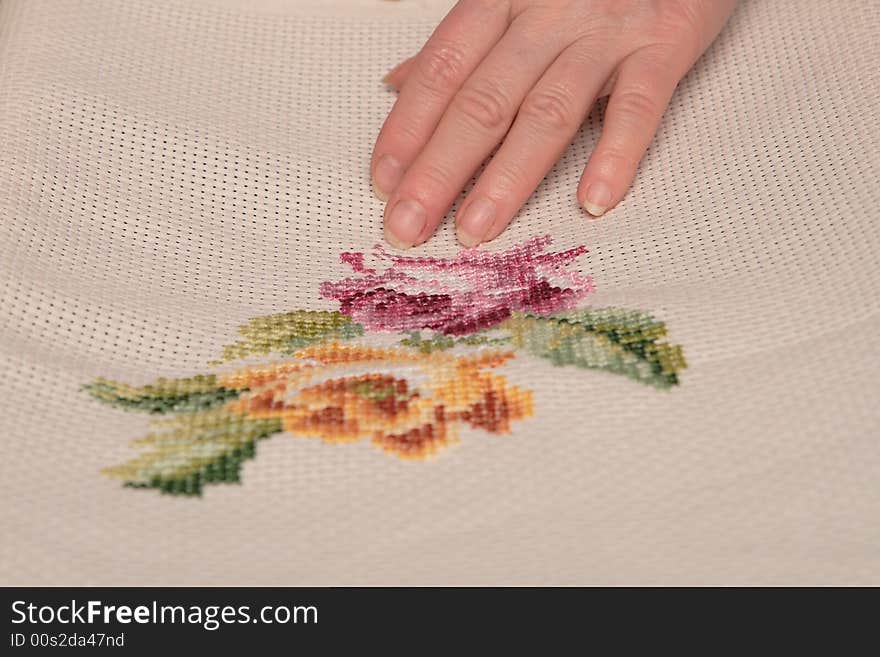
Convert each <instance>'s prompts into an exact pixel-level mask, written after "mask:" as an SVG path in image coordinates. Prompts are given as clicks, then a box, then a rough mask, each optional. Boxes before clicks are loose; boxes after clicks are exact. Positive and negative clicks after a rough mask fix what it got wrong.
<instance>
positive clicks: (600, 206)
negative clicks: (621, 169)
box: [584, 180, 611, 217]
mask: <svg viewBox="0 0 880 657" xmlns="http://www.w3.org/2000/svg"><path fill="white" fill-rule="evenodd" d="M610 206H611V188H610V187H609V186H608V185H606V184H605V183H603V182H602V181H601V180H599V181H597V182H594V183H591V184H590V186H589V187H587V198H586V200H584V209H585V210H586V211H587V212H589V213H590V214H591V215H593V216H594V217H601V216H602V215H603V214H605V212H607V211H608V208H609V207H610Z"/></svg>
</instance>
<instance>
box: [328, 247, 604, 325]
mask: <svg viewBox="0 0 880 657" xmlns="http://www.w3.org/2000/svg"><path fill="white" fill-rule="evenodd" d="M551 243H552V239H551V238H550V236H549V235H545V236H543V237H536V238H533V239H531V240H529V241H528V242H524V243H523V244H519V245H517V246H514V247H512V248H510V249H508V250H506V251H502V252H501V253H491V252H489V251H485V250H482V249H467V250H464V251H462V252H461V253H459V255H458V256H456V257H455V258H434V257H428V256H402V255H396V254H391V253H388V252H387V251H386V250H385V249H383V248H382V247H381V246H378V245H377V246H376V247H375V248H374V256H375V257H376V258H378V259H380V260H385V261H388V262H390V265H389V266H388V267H387V268H386V269H385V271H384V272H382V273H381V274H380V273H378V272H377V271H376V270H375V269H369V268H367V267H366V266H365V265H364V254H363V253H344V254H342V256H341V259H342V261H343V262H344V263H346V264H348V265H350V266H351V268H352V270H354V272H355V273H356V274H363V275H362V276H353V277H350V278H346V279H343V280H341V281H337V282H335V283H334V282H326V283H323V284H322V285H321V288H320V292H321V296H323V297H325V298H328V299H335V300H337V301H339V303H340V311H341V312H342V313H344V314H346V315H350V316H351V317H352V319H354V320H355V321H357V322H358V323H360V324H363V325H364V326H365V327H366V328H368V329H370V330H384V331H404V330H415V329H422V328H426V329H433V330H435V331H440V332H442V333H446V334H455V335H461V334H465V333H471V332H473V331H477V330H482V329H485V328H490V327H492V326H495V325H496V324H498V323H499V322H502V321H504V320H505V319H506V318H507V317H509V316H510V314H511V312H513V311H520V312H531V313H535V314H540V315H546V314H548V313H552V312H556V311H558V310H567V309H569V308H572V307H574V305H575V304H576V303H577V302H578V301H579V300H580V299H582V298H584V297H585V296H586V295H587V294H589V293H590V292H592V291H593V282H592V279H591V278H590V277H589V276H585V275H583V274H581V273H579V272H577V271H574V270H570V269H567V266H568V265H570V264H571V263H572V262H573V261H574V260H575V258H577V257H579V256H581V255H583V254H584V253H586V252H587V250H586V248H584V247H583V246H579V247H575V248H573V249H568V250H566V251H561V252H559V253H552V252H551V253H545V252H544V251H545V249H546V248H547V247H548V246H549V245H550V244H551Z"/></svg>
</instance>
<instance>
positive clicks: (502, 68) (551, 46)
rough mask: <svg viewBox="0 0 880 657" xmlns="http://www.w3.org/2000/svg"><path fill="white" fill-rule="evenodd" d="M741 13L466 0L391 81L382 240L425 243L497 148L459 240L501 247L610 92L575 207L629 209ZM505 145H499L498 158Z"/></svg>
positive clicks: (686, 2) (617, 0)
mask: <svg viewBox="0 0 880 657" xmlns="http://www.w3.org/2000/svg"><path fill="white" fill-rule="evenodd" d="M735 4H736V0H460V1H459V2H458V4H456V6H455V7H454V8H453V9H452V11H451V12H450V13H449V14H448V15H447V16H446V18H444V19H443V21H442V22H441V23H440V25H439V26H438V27H437V29H436V30H435V31H434V33H433V35H432V36H431V38H430V39H428V41H427V43H425V45H424V46H423V47H422V49H421V51H420V52H419V53H418V54H417V55H415V56H414V57H412V58H410V59H408V60H406V61H404V62H402V63H401V64H399V65H398V66H397V67H395V68H394V69H392V71H391V72H390V73H389V74H388V75H387V76H386V82H388V83H389V84H390V85H391V86H393V87H396V88H398V89H399V90H400V94H399V97H398V99H397V102H396V103H395V105H394V108H393V109H392V111H391V113H390V114H389V115H388V117H387V119H386V120H385V124H384V125H383V126H382V131H381V132H380V133H379V137H378V139H377V141H376V145H375V147H374V149H373V156H372V160H371V165H370V171H371V175H372V178H373V186H374V189H375V190H376V193H377V195H378V196H379V197H380V198H382V199H383V200H387V203H386V206H385V217H384V222H385V237H386V239H387V240H388V242H389V243H391V244H392V245H394V246H397V247H399V248H407V247H410V246H413V245H415V244H420V243H422V242H424V241H425V240H427V239H428V238H429V237H430V236H431V235H432V234H433V233H434V231H435V230H436V228H437V225H438V224H439V223H440V220H441V219H442V218H443V216H444V215H445V214H446V212H447V211H448V210H449V208H450V207H451V206H452V203H453V201H455V199H456V197H457V196H458V195H459V194H460V193H461V191H462V189H463V188H464V186H465V185H466V184H467V183H468V181H469V180H470V179H471V177H472V176H473V174H474V172H476V170H477V169H478V168H479V166H480V164H482V163H483V161H484V160H485V159H486V158H487V157H488V156H489V155H490V153H492V151H493V150H494V149H495V148H496V147H498V150H497V152H496V153H495V155H494V156H493V157H492V159H491V161H490V162H489V164H488V165H487V167H486V169H485V171H484V172H483V173H482V175H481V176H480V177H479V179H478V180H477V182H476V185H475V186H474V188H473V189H472V190H471V192H470V193H469V194H468V195H467V197H466V198H465V199H464V201H463V202H462V203H461V205H460V207H459V209H458V212H457V214H456V217H455V221H456V231H457V234H458V239H459V241H460V242H461V243H462V244H463V245H465V246H475V245H477V244H479V243H481V242H485V241H488V240H491V239H494V238H495V237H497V236H498V235H499V234H500V233H501V232H502V231H503V230H504V229H505V228H506V227H507V225H508V224H509V223H510V221H511V219H512V218H513V216H514V214H515V213H516V212H517V211H518V210H519V208H520V207H521V206H522V204H523V203H525V201H526V199H528V197H529V196H530V195H531V193H532V192H533V191H534V190H535V188H536V187H537V186H538V184H539V183H540V182H541V180H542V179H543V178H544V176H545V175H546V174H547V172H548V171H549V170H550V168H551V167H552V166H553V164H554V163H555V162H556V161H557V160H558V159H559V157H560V156H561V155H562V152H563V151H564V150H565V148H566V147H567V146H568V145H569V144H570V143H571V140H572V138H573V137H574V135H575V133H576V132H577V130H578V128H579V127H580V125H581V123H582V122H583V121H584V119H585V118H586V116H587V114H588V113H589V110H590V108H591V107H592V105H593V103H594V102H595V100H596V98H598V97H600V96H602V95H605V94H608V93H610V96H611V98H610V99H609V102H608V107H607V109H606V111H605V118H604V125H603V128H602V134H601V137H600V139H599V141H598V143H597V145H596V148H595V150H594V151H593V153H592V155H591V157H590V159H589V162H588V163H587V165H586V168H585V169H584V173H583V175H582V176H581V181H580V184H579V185H578V189H577V199H578V202H579V203H580V204H581V205H582V206H583V207H584V208H585V209H586V211H587V212H588V213H589V214H590V215H592V216H596V217H598V216H600V215H602V214H604V213H605V212H606V211H607V210H608V209H609V208H611V207H613V206H614V205H615V204H617V203H618V202H619V201H620V199H622V198H623V196H624V194H625V193H626V190H627V189H628V188H629V186H630V184H631V183H632V180H633V177H634V176H635V172H636V168H637V166H638V164H639V161H640V160H641V158H642V155H643V154H644V153H645V150H646V149H647V147H648V144H649V143H650V141H651V139H652V138H653V136H654V133H655V132H656V130H657V127H658V125H659V123H660V119H661V117H662V115H663V111H664V110H665V108H666V105H667V104H668V102H669V99H670V98H671V96H672V93H673V91H674V90H675V87H676V85H677V84H678V82H679V81H680V80H681V78H682V77H683V76H684V75H685V74H686V73H687V71H688V70H689V69H690V68H691V66H692V65H693V64H694V62H695V61H696V60H697V58H698V57H699V56H700V55H701V54H702V53H703V51H704V50H705V49H706V48H707V47H708V46H709V44H710V43H711V42H712V40H713V39H714V38H715V36H716V35H717V34H718V32H719V31H720V30H721V28H722V26H723V25H724V22H725V21H726V20H727V18H728V16H729V15H730V13H731V11H732V10H733V7H734V5H735ZM499 144H500V146H499Z"/></svg>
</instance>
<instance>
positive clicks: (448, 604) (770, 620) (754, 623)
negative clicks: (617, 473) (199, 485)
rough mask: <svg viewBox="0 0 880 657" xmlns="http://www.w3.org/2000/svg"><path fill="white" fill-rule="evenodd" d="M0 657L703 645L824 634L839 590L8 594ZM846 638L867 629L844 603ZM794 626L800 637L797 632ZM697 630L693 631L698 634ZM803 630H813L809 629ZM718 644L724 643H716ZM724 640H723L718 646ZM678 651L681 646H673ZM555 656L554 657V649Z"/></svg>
mask: <svg viewBox="0 0 880 657" xmlns="http://www.w3.org/2000/svg"><path fill="white" fill-rule="evenodd" d="M0 592H2V596H3V606H4V612H3V617H4V619H5V627H6V635H5V636H4V637H3V644H5V645H3V646H2V648H0V654H5V655H14V654H18V653H23V652H28V651H34V650H41V651H45V650H53V651H58V650H66V649H69V648H74V649H77V648H79V649H92V650H99V651H103V652H110V653H113V652H122V651H126V652H128V651H136V652H142V651H153V654H155V651H156V650H165V649H168V650H172V654H177V652H179V651H181V650H184V649H187V648H193V649H200V650H201V649H222V650H223V651H224V654H226V652H227V651H236V650H250V649H254V648H260V647H273V648H274V647H281V648H284V647H288V648H291V649H295V648H305V647H316V648H321V649H324V650H326V649H330V648H333V647H336V646H338V647H340V648H343V647H345V648H352V647H354V648H361V649H365V648H382V649H383V650H384V649H388V648H390V647H392V646H395V647H396V648H401V647H402V648H409V649H410V650H421V649H422V648H425V647H431V648H432V649H437V648H439V647H442V646H449V647H452V648H456V649H459V650H460V649H461V648H463V647H464V646H465V645H466V644H467V641H470V640H472V639H473V638H475V637H481V638H484V639H489V640H491V642H492V645H494V646H495V647H496V648H498V647H500V646H502V645H511V644H517V645H519V646H520V647H521V645H522V642H523V641H524V640H528V639H531V640H533V641H534V640H537V641H538V642H539V643H540V645H541V646H543V650H542V651H541V652H542V653H544V652H546V651H547V649H549V648H550V647H551V646H553V645H556V644H558V646H559V648H560V649H562V648H563V647H565V646H570V645H571V642H572V641H576V642H579V644H580V645H581V647H582V648H586V647H587V645H588V644H589V643H590V642H596V641H599V640H600V639H601V640H603V641H604V640H606V639H609V638H610V639H611V640H613V641H614V645H615V646H616V648H618V649H620V648H624V647H626V646H627V645H628V644H630V643H633V642H638V643H641V642H643V641H645V640H649V641H648V643H651V642H652V641H660V642H663V641H665V640H669V639H670V638H671V637H672V635H674V634H675V633H676V632H682V638H686V637H690V638H691V639H693V638H694V637H696V636H703V633H704V632H706V631H708V630H709V629H710V628H712V627H716V628H718V629H719V630H723V632H724V636H726V637H730V640H735V639H736V638H737V637H743V638H744V636H743V635H748V634H751V633H753V632H757V631H762V630H771V631H773V632H774V633H778V632H780V631H782V630H783V629H784V628H785V627H786V626H787V618H788V619H789V620H790V626H791V627H793V628H796V631H797V632H799V633H802V630H803V628H804V627H805V624H806V626H810V627H811V628H812V626H811V625H809V618H810V617H813V618H817V619H820V622H822V623H824V624H825V625H826V626H827V625H828V622H829V621H830V620H831V619H832V617H833V615H834V613H832V612H834V611H837V612H840V611H841V610H842V609H844V607H845V605H844V604H841V603H843V602H844V600H845V599H846V598H844V596H843V595H841V593H843V594H844V595H846V597H849V596H848V595H847V594H846V592H841V591H833V592H832V591H827V590H826V591H825V592H821V597H817V595H816V592H815V591H805V590H803V589H801V590H782V589H772V590H763V591H757V592H756V591H754V590H746V589H711V590H710V589H699V590H690V591H687V590H672V589H624V588H618V589H589V588H587V589H583V588H556V589H551V588H531V589H529V588H525V589H519V588H491V589H490V588H433V589H432V588H249V587H241V588H5V589H0ZM849 606H850V608H851V609H853V610H854V613H852V614H849V615H847V624H848V625H849V630H850V633H852V632H853V631H856V630H858V628H859V627H863V628H866V627H870V626H872V623H871V621H870V618H869V617H868V613H869V611H868V610H869V609H872V607H869V606H865V605H861V606H859V605H849ZM797 628H800V629H797ZM697 629H699V630H700V632H699V633H696V634H695V632H696V630H697ZM811 631H813V630H812V629H811ZM719 636H720V635H719ZM725 641H728V639H727V638H725ZM676 645H679V644H678V643H676ZM553 652H556V650H555V649H553Z"/></svg>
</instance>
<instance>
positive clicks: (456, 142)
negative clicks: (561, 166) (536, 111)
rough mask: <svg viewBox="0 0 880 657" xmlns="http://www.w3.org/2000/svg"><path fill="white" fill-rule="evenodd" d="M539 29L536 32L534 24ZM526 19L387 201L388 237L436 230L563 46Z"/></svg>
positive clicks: (413, 240) (417, 236)
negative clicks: (558, 45)
mask: <svg viewBox="0 0 880 657" xmlns="http://www.w3.org/2000/svg"><path fill="white" fill-rule="evenodd" d="M533 29H534V30H535V32H534V33H530V30H533ZM548 41H549V39H548V38H547V36H546V33H544V32H543V31H539V29H536V28H532V27H531V26H530V25H529V22H528V21H522V24H518V22H517V21H514V22H513V23H512V24H511V26H510V28H509V29H508V31H507V33H506V34H505V35H504V37H502V39H501V41H499V42H498V45H497V46H496V47H495V48H494V49H493V50H492V52H491V53H489V55H488V56H487V57H486V59H485V60H484V61H483V63H482V64H480V66H479V67H478V68H477V70H476V71H475V72H474V74H473V75H472V76H471V77H470V78H469V79H468V81H467V82H466V83H465V85H464V86H463V87H462V88H461V90H460V91H459V92H458V93H457V94H456V96H455V98H454V99H453V100H452V102H451V103H450V105H449V109H448V110H447V111H446V113H445V114H444V115H443V118H442V119H441V121H440V123H439V125H438V126H437V129H436V130H435V131H434V134H433V135H432V137H431V139H430V141H429V142H428V144H427V145H426V146H425V148H424V149H423V150H422V152H421V153H420V154H419V156H418V158H417V159H416V161H415V162H413V164H412V166H411V167H410V168H409V170H408V171H407V172H406V174H405V175H404V177H403V179H402V180H401V182H400V184H399V185H398V187H397V189H396V190H395V191H394V193H393V194H392V195H391V198H390V199H389V201H388V204H387V206H386V208H385V234H386V238H387V239H388V240H389V242H391V243H392V244H394V245H395V246H412V245H414V244H419V243H421V242H423V241H424V240H426V239H428V237H430V236H431V235H432V234H433V232H434V230H435V229H436V228H437V225H438V224H439V223H440V220H441V219H442V218H443V216H444V215H445V214H446V212H447V211H448V210H449V207H450V206H451V205H452V202H453V201H454V200H455V198H456V197H457V196H458V195H459V193H460V192H461V190H462V189H463V188H464V186H465V184H466V183H467V182H468V180H470V178H471V176H472V175H473V174H474V172H475V171H476V170H477V168H478V167H479V166H480V164H482V162H483V161H484V160H485V159H486V157H487V156H488V155H489V154H490V153H491V152H492V149H493V148H495V146H497V145H498V143H499V142H500V141H501V140H502V139H503V137H504V135H505V133H506V132H507V130H508V128H509V127H510V124H511V123H512V122H513V119H514V117H515V116H516V112H517V109H518V108H519V106H520V104H521V103H522V100H523V98H525V96H526V94H528V92H529V90H530V89H531V88H532V87H533V86H534V85H535V83H536V82H537V81H538V79H540V77H541V75H542V74H543V73H544V72H545V71H546V70H547V67H548V66H550V64H551V63H552V62H553V59H554V57H555V56H556V54H557V53H559V52H560V51H561V50H562V48H561V47H556V44H554V43H552V42H549V43H548Z"/></svg>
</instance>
